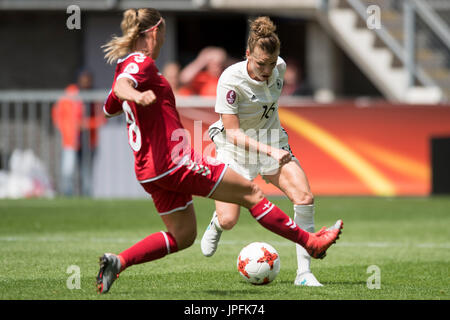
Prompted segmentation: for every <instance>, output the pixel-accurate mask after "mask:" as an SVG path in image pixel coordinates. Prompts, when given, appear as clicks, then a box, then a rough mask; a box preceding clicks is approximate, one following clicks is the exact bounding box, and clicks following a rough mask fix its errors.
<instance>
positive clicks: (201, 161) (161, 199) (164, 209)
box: [141, 152, 227, 215]
mask: <svg viewBox="0 0 450 320" xmlns="http://www.w3.org/2000/svg"><path fill="white" fill-rule="evenodd" d="M226 169H227V165H225V164H224V163H222V162H219V161H217V160H215V159H213V160H209V161H208V160H207V159H205V158H203V157H201V156H199V155H197V154H196V153H194V152H193V153H192V154H191V159H187V160H186V161H185V162H184V164H183V165H181V166H179V167H177V168H176V169H175V170H173V171H170V172H168V174H166V175H163V176H161V177H160V178H158V179H157V180H152V181H150V182H141V185H142V187H143V188H144V189H145V191H147V192H148V193H149V194H151V196H152V198H153V202H154V203H155V207H156V210H157V211H158V212H159V214H160V215H166V214H170V213H172V212H175V211H180V210H184V209H186V208H187V207H188V206H189V205H190V204H191V203H192V196H193V195H196V196H202V197H209V196H211V194H212V193H213V192H214V190H215V189H216V187H217V185H218V184H219V183H220V181H221V180H222V178H223V175H224V174H225V171H226Z"/></svg>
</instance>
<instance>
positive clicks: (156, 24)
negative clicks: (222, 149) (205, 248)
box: [97, 8, 342, 293]
mask: <svg viewBox="0 0 450 320" xmlns="http://www.w3.org/2000/svg"><path fill="white" fill-rule="evenodd" d="M121 29H122V32H123V35H122V36H121V37H114V38H113V39H112V40H111V41H110V42H108V43H107V44H106V45H105V52H106V56H105V57H106V58H107V60H108V62H110V63H112V62H114V61H117V67H116V71H115V75H114V81H113V85H112V90H111V92H110V94H109V96H108V98H107V100H106V102H105V106H104V112H105V114H106V115H107V116H114V115H118V114H120V113H122V112H125V115H126V121H127V129H128V137H129V144H130V146H131V148H132V150H133V153H134V157H135V172H136V177H137V179H138V181H139V182H140V183H141V185H142V187H143V188H144V189H145V190H146V191H147V192H148V193H149V194H151V196H152V198H153V201H154V204H155V207H156V209H157V211H158V213H159V215H160V216H161V218H162V220H163V222H164V224H165V225H166V227H167V231H161V232H156V233H153V234H151V235H149V236H148V237H146V238H144V239H142V240H141V241H139V242H138V243H136V244H134V245H133V246H131V247H130V248H128V249H126V250H124V251H123V252H121V253H119V254H112V253H105V254H104V255H103V256H102V257H101V258H100V270H99V272H98V275H97V288H98V291H99V293H106V292H108V291H109V290H110V288H111V285H112V284H113V282H114V281H115V280H116V279H117V277H118V275H119V273H120V272H122V271H123V270H125V269H126V268H128V267H130V266H132V265H134V264H140V263H144V262H149V261H152V260H156V259H160V258H162V257H164V256H166V255H167V254H170V253H174V252H177V251H179V250H182V249H185V248H188V247H189V246H191V245H192V244H193V243H194V241H195V238H196V236H197V231H196V229H197V225H196V218H195V211H194V206H193V204H192V195H197V196H203V197H209V198H211V199H215V200H219V201H223V202H232V203H236V204H239V205H241V206H243V207H245V208H247V209H248V210H249V211H250V213H251V215H252V216H253V217H255V219H256V220H257V221H258V222H259V223H260V224H261V225H262V226H264V227H265V228H267V229H269V230H270V231H272V232H275V233H277V234H278V235H280V236H282V237H284V238H286V239H289V240H291V241H293V242H295V243H298V244H300V245H301V246H303V247H304V248H305V249H306V250H307V251H308V253H309V254H310V255H311V256H312V257H314V258H323V257H324V256H325V253H326V250H327V249H328V248H329V247H330V246H331V245H332V244H333V243H334V242H335V241H336V240H337V239H338V237H339V234H340V233H341V229H342V223H337V224H336V225H335V226H333V227H330V228H328V229H324V228H323V229H322V230H321V231H320V232H317V233H309V232H306V231H304V230H302V229H300V228H299V227H298V226H296V225H295V226H293V225H292V223H290V222H289V221H290V218H289V217H288V216H287V215H286V214H285V213H284V212H282V211H281V210H280V209H279V208H278V207H277V206H275V205H274V204H272V203H271V202H270V201H268V200H267V199H266V198H265V197H264V195H263V193H262V191H261V189H260V188H259V187H258V186H257V185H256V184H255V183H253V182H251V181H249V180H247V179H245V178H243V177H242V176H240V175H239V174H237V173H236V172H235V171H233V170H232V169H230V168H227V166H226V165H225V164H223V163H221V162H219V161H214V159H210V158H208V159H205V158H203V157H202V156H201V155H198V154H196V153H195V152H194V151H193V150H192V149H190V148H189V146H188V145H187V144H185V143H183V141H186V140H185V137H184V136H183V132H184V129H183V126H182V124H181V121H180V117H179V115H178V112H177V110H176V107H175V98H174V95H173V92H172V89H171V87H170V85H169V83H168V82H167V80H166V79H165V78H164V77H163V76H162V75H161V73H160V72H159V71H158V69H157V68H156V65H155V60H156V59H157V58H158V56H159V52H160V49H161V47H162V45H163V43H164V37H165V22H164V19H163V18H162V16H161V15H160V13H159V12H158V11H157V10H156V9H152V8H144V9H128V10H126V11H125V12H124V14H123V19H122V22H121ZM122 57H124V58H122ZM180 140H181V142H180ZM280 154H281V153H280ZM285 160H286V159H283V158H282V157H280V159H279V161H280V163H284V162H285Z"/></svg>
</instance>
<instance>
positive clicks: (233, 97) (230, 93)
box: [227, 90, 236, 104]
mask: <svg viewBox="0 0 450 320" xmlns="http://www.w3.org/2000/svg"><path fill="white" fill-rule="evenodd" d="M235 101H236V92H235V91H234V90H229V91H228V92H227V102H228V103H229V104H233V103H234V102H235Z"/></svg>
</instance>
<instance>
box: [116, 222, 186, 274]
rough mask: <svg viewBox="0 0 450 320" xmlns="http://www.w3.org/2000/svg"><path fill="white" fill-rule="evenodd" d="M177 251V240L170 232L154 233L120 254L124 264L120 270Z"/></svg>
mask: <svg viewBox="0 0 450 320" xmlns="http://www.w3.org/2000/svg"><path fill="white" fill-rule="evenodd" d="M177 251H178V246H177V242H176V240H175V238H174V237H173V236H172V235H171V234H170V233H169V232H164V231H161V232H156V233H153V234H151V235H149V236H148V237H146V238H144V239H142V240H141V241H139V242H138V243H136V244H135V245H133V246H131V247H130V248H128V249H126V250H125V251H123V252H122V253H120V254H119V259H120V262H121V264H122V268H121V270H120V271H123V270H124V269H125V268H127V267H129V266H132V265H134V264H140V263H144V262H149V261H152V260H156V259H160V258H162V257H164V256H166V255H167V254H169V253H174V252H177Z"/></svg>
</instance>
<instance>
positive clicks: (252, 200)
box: [244, 182, 264, 209]
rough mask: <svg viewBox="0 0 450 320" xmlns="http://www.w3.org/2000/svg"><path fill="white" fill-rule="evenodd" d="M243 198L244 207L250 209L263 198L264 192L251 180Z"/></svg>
mask: <svg viewBox="0 0 450 320" xmlns="http://www.w3.org/2000/svg"><path fill="white" fill-rule="evenodd" d="M244 198H245V200H246V202H247V203H246V204H245V207H246V208H247V209H250V208H251V207H253V206H254V205H256V204H258V203H259V202H260V201H261V200H263V199H264V193H263V191H262V190H261V188H260V187H259V186H258V185H257V184H256V183H254V182H251V185H250V191H249V194H248V195H246V196H245V197H244Z"/></svg>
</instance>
